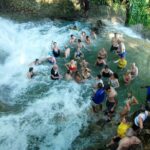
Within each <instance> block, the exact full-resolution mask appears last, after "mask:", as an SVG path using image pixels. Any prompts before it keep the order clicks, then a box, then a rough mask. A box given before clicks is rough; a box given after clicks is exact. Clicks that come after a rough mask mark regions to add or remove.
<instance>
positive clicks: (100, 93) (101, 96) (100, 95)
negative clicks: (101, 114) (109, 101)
mask: <svg viewBox="0 0 150 150" xmlns="http://www.w3.org/2000/svg"><path fill="white" fill-rule="evenodd" d="M104 100H105V90H104V88H103V85H102V84H101V83H98V85H97V91H96V92H95V93H94V95H93V96H92V108H93V112H95V113H97V109H98V108H97V107H99V108H100V109H101V110H102V102H103V101H104Z"/></svg>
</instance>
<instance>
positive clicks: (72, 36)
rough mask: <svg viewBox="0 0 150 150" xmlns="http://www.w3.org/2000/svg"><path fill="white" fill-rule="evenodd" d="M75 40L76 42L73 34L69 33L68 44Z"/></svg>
mask: <svg viewBox="0 0 150 150" xmlns="http://www.w3.org/2000/svg"><path fill="white" fill-rule="evenodd" d="M75 42H76V37H75V36H74V35H73V34H71V35H70V40H69V43H70V44H74V43H75Z"/></svg>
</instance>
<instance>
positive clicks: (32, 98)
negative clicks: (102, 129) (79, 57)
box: [0, 18, 89, 150]
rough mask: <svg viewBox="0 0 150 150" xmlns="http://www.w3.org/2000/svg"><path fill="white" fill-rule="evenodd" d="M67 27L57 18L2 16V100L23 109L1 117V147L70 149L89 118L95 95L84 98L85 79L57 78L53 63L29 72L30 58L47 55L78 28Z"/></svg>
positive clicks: (2, 149) (0, 92) (0, 81)
mask: <svg viewBox="0 0 150 150" xmlns="http://www.w3.org/2000/svg"><path fill="white" fill-rule="evenodd" d="M67 28H68V26H67V25H66V26H65V27H63V26H62V27H60V26H56V25H54V24H53V22H51V21H45V22H44V23H42V24H40V23H31V22H29V23H22V24H18V23H15V22H12V21H9V20H5V19H3V18H0V53H1V54H3V55H4V56H3V59H4V60H3V63H1V64H0V70H1V71H0V77H1V80H0V86H1V90H0V100H1V102H3V103H5V104H6V105H7V104H9V105H14V106H15V105H16V104H20V107H21V109H20V111H19V112H17V114H11V113H10V114H8V115H2V116H1V118H0V128H1V134H0V149H1V150H8V149H12V150H25V149H34V148H36V147H38V148H40V149H53V150H60V149H61V150H63V149H64V150H66V149H68V148H69V147H70V146H71V143H72V141H73V140H74V139H75V138H76V137H77V136H78V135H79V130H80V129H81V128H82V126H83V125H85V124H86V121H87V113H86V109H87V108H88V107H89V101H87V100H84V99H83V97H82V94H84V93H85V92H86V90H83V88H82V87H81V86H80V85H78V84H76V83H75V82H70V83H68V82H65V81H61V82H57V81H55V82H52V81H51V80H50V68H51V65H49V66H48V65H40V66H37V67H35V70H36V71H37V72H42V73H43V74H44V75H43V74H40V73H39V74H38V75H37V78H35V79H34V80H28V79H27V78H26V72H27V71H28V68H29V63H31V62H32V61H33V60H35V58H43V57H46V56H47V54H48V52H49V51H50V45H51V41H52V40H53V41H57V42H58V44H59V46H60V47H63V45H65V44H66V43H67V42H68V39H69V36H70V34H71V33H72V32H74V34H76V33H75V31H70V30H67ZM60 72H61V68H60ZM44 88H46V90H44ZM4 93H7V94H4ZM3 114H5V113H3Z"/></svg>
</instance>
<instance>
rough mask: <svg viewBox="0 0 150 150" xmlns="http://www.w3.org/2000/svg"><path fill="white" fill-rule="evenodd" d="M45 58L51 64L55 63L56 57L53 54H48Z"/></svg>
mask: <svg viewBox="0 0 150 150" xmlns="http://www.w3.org/2000/svg"><path fill="white" fill-rule="evenodd" d="M46 60H47V61H48V62H49V63H51V64H56V59H55V57H53V56H48V57H47V58H46Z"/></svg>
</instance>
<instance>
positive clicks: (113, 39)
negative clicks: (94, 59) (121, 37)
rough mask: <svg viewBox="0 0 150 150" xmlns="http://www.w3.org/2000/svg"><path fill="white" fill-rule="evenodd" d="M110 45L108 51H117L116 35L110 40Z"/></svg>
mask: <svg viewBox="0 0 150 150" xmlns="http://www.w3.org/2000/svg"><path fill="white" fill-rule="evenodd" d="M111 43H112V46H111V48H110V51H111V52H112V51H117V50H118V47H119V44H118V37H117V33H114V37H113V38H112V40H111Z"/></svg>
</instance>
